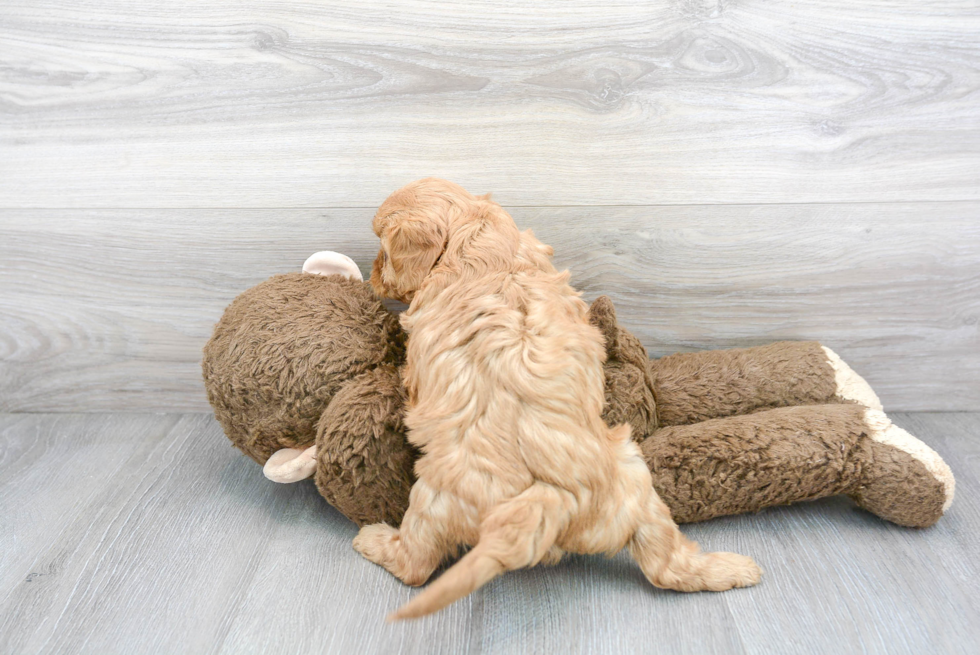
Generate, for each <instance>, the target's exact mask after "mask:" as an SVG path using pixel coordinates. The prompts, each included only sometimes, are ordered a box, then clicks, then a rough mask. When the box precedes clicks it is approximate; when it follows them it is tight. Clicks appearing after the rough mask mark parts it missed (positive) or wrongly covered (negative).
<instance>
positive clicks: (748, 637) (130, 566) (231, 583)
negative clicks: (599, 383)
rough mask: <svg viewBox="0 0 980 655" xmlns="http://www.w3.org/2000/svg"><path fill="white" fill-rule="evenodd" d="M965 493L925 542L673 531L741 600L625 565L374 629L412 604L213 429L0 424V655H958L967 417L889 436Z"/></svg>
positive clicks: (155, 420) (811, 518) (807, 526)
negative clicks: (730, 563) (708, 556)
mask: <svg viewBox="0 0 980 655" xmlns="http://www.w3.org/2000/svg"><path fill="white" fill-rule="evenodd" d="M893 418H894V419H895V421H896V422H897V423H898V424H900V425H901V426H903V427H905V428H906V429H908V430H910V431H911V432H913V433H915V434H917V435H919V436H920V437H922V438H924V439H925V440H927V441H928V442H929V443H931V444H932V445H933V446H935V448H936V449H937V450H938V451H939V452H940V453H941V454H942V455H944V456H945V457H946V459H947V461H948V462H949V464H950V466H951V467H952V469H953V471H954V472H955V474H956V476H957V499H956V502H955V503H954V504H953V506H952V508H951V509H950V511H949V513H948V514H947V516H945V517H944V518H943V519H942V520H941V521H940V523H939V524H938V525H936V526H935V527H933V528H930V529H927V530H909V529H904V528H899V527H896V526H894V525H890V524H888V523H885V522H883V521H880V520H879V519H877V518H875V517H874V516H871V515H869V514H866V513H864V512H863V511H861V510H858V509H856V508H855V507H854V506H853V505H852V504H851V503H850V502H849V501H848V500H846V499H831V500H826V501H819V502H815V503H810V504H804V505H798V506H793V507H787V508H778V509H773V510H768V511H765V512H763V513H761V514H758V515H752V516H742V517H735V518H729V519H720V520H715V521H711V522H708V523H704V524H699V525H692V526H687V527H686V532H687V533H688V534H689V535H691V536H692V537H694V538H696V539H697V540H699V541H700V542H701V543H702V545H703V546H704V547H706V548H710V549H730V550H735V551H739V552H743V553H748V554H751V555H753V556H754V557H756V558H757V560H758V561H759V562H760V563H761V565H762V566H763V568H764V569H765V571H766V576H765V578H764V581H763V583H762V584H761V585H760V586H758V587H756V588H753V589H744V590H736V591H732V592H728V593H723V594H707V593H703V594H679V593H673V592H666V591H661V590H657V589H655V588H653V587H651V586H649V585H648V584H647V583H646V581H645V580H644V578H643V576H642V575H641V573H640V571H639V569H638V568H637V567H636V566H634V565H633V564H632V563H631V562H630V560H629V559H628V557H626V556H625V554H620V555H619V556H617V557H615V558H613V559H612V560H606V559H603V558H599V557H571V558H569V559H568V560H566V561H565V562H563V563H562V564H560V565H559V566H556V567H552V568H536V569H531V570H526V571H520V572H515V573H511V574H508V575H506V576H505V577H503V578H500V579H498V580H496V581H494V582H492V583H491V584H489V585H488V586H486V587H485V588H483V589H482V590H480V591H478V592H477V593H475V594H473V595H472V596H470V597H469V598H466V599H465V600H463V601H461V602H459V603H457V604H456V605H453V606H451V607H450V608H448V609H447V610H445V611H443V612H441V613H439V614H437V615H435V616H433V617H429V618H426V619H423V620H421V621H418V622H413V623H402V624H396V625H387V624H385V623H384V617H385V615H386V613H388V612H389V611H391V610H392V609H394V608H395V607H397V606H398V605H399V604H400V603H402V602H403V601H405V600H406V599H407V598H408V597H409V596H410V595H411V594H412V593H414V592H413V591H411V590H409V589H408V588H407V587H404V586H402V585H401V583H399V582H398V581H396V580H395V579H394V578H393V577H391V576H390V575H389V574H388V573H386V572H385V571H383V570H382V569H380V568H378V567H376V566H374V565H373V564H370V563H368V562H367V561H365V560H363V559H361V558H360V557H359V556H358V555H357V554H356V553H355V552H354V551H353V550H352V549H351V547H350V542H351V539H352V538H353V536H354V533H355V528H354V526H353V524H351V523H349V522H348V521H347V520H346V519H344V518H343V517H342V516H340V514H338V513H337V512H335V511H334V510H332V509H331V508H330V507H328V506H327V505H326V503H325V502H324V501H323V500H322V499H321V498H320V497H319V496H318V495H317V493H316V491H315V489H314V488H313V485H312V484H298V485H292V486H279V485H274V484H273V483H271V482H268V481H267V480H265V479H264V478H263V477H262V474H261V471H260V470H259V467H258V466H256V465H255V464H254V463H252V462H251V461H249V460H246V459H245V458H244V457H243V456H241V455H239V454H238V453H237V451H235V450H233V449H232V448H231V447H230V445H229V444H228V443H227V442H226V440H225V439H224V437H223V435H222V434H221V431H220V428H219V426H218V425H217V424H216V423H215V421H214V419H213V418H211V417H210V416H208V415H206V414H101V415H100V414H61V415H50V414H5V415H0V508H2V510H0V525H2V530H0V552H2V553H3V557H2V560H0V652H3V653H39V652H43V653H167V652H169V653H217V652H222V653H243V652H256V653H258V652H262V653H355V652H385V653H394V652H404V653H433V652H439V653H452V652H462V651H469V652H487V653H508V652H538V653H548V652H567V653H624V652H640V651H643V652H663V653H673V652H685V653H786V652H798V653H799V652H803V653H828V652H833V653H850V652H868V653H938V652H946V653H959V652H964V653H965V652H971V651H972V652H976V650H975V648H976V644H977V643H978V641H980V598H978V596H977V594H976V585H977V581H978V579H980V576H978V573H980V565H978V564H977V559H978V558H980V544H978V540H977V534H978V529H980V502H978V500H977V498H978V492H980V480H978V474H980V439H978V438H977V434H978V432H980V413H972V414H971V413H945V414H929V413H919V414H896V415H894V416H893Z"/></svg>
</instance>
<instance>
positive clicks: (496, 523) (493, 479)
mask: <svg viewBox="0 0 980 655" xmlns="http://www.w3.org/2000/svg"><path fill="white" fill-rule="evenodd" d="M392 198H393V199H394V200H389V201H388V202H386V203H385V205H383V206H382V209H381V210H379V218H377V219H376V221H375V227H376V230H377V231H378V232H379V236H380V237H381V239H382V251H381V253H379V256H378V260H377V261H376V262H375V273H373V274H372V283H374V284H375V286H376V288H378V289H379V291H381V292H383V293H386V294H387V295H393V296H395V297H399V298H400V299H402V300H405V301H410V302H411V306H410V308H409V310H408V312H406V313H405V315H404V316H403V323H404V325H405V327H406V328H407V329H408V331H409V344H408V367H407V371H406V377H405V381H406V384H407V385H408V388H409V392H410V396H412V397H413V398H415V399H416V401H417V402H416V404H415V406H413V408H412V409H411V410H410V411H409V416H408V418H407V424H408V425H409V427H410V428H411V429H410V432H409V439H410V440H411V441H412V442H413V443H415V444H416V445H417V446H419V447H420V448H421V449H422V451H423V456H422V458H421V459H420V460H419V462H418V465H417V471H418V477H419V480H418V482H417V484H416V488H415V489H413V492H412V498H411V502H410V507H409V510H408V512H407V513H406V518H405V521H404V522H403V524H402V527H401V529H400V530H399V531H395V530H394V529H393V528H389V527H388V526H383V525H378V526H367V527H366V528H364V529H362V532H361V534H359V535H358V538H357V539H356V540H355V548H357V549H358V550H359V551H360V552H361V553H362V554H364V555H365V556H366V557H368V558H369V559H371V560H372V561H374V562H376V563H379V564H382V565H384V566H385V567H386V568H388V570H389V571H391V572H392V573H394V574H395V575H398V576H399V577H401V578H402V579H403V580H406V581H410V582H421V581H424V579H425V578H426V577H428V575H430V574H431V572H432V570H434V568H435V566H437V565H438V562H439V561H441V559H443V558H444V557H445V556H446V555H447V554H448V553H449V552H451V551H452V550H453V549H454V547H455V546H457V545H459V544H461V543H468V544H469V545H474V548H473V549H472V550H471V551H470V552H469V553H467V554H466V555H465V556H464V557H463V558H462V559H460V560H459V561H458V562H457V563H456V564H455V565H454V566H453V567H451V568H450V569H449V570H448V571H446V573H445V574H443V575H442V576H441V577H440V578H439V579H438V580H437V581H436V582H434V583H433V584H432V585H431V586H430V587H429V588H428V589H426V590H425V591H424V592H423V593H421V594H419V595H418V596H417V597H415V598H414V599H413V600H412V601H411V602H409V603H408V604H407V605H405V606H404V607H403V608H401V609H400V610H399V611H398V612H396V613H395V614H393V615H392V616H391V617H390V618H393V619H401V618H409V617H416V616H422V615H424V614H427V613H430V612H433V611H436V610H438V609H440V608H442V607H444V606H446V605H448V604H449V603H451V602H453V601H455V600H457V599H458V598H460V597H462V596H464V595H466V594H468V593H471V592H472V591H473V590H475V589H477V588H479V587H480V586H481V585H483V584H485V583H486V582H487V581H489V580H491V579H492V578H494V577H495V576H497V575H499V574H500V573H502V572H503V571H507V570H512V569H516V568H521V567H525V566H533V565H534V564H537V563H539V562H541V561H547V562H554V561H557V559H558V558H560V556H561V553H562V552H563V551H571V552H577V553H600V552H602V553H614V552H617V551H618V550H620V549H622V548H623V547H628V548H629V550H630V552H631V554H632V555H633V557H634V558H635V559H636V560H637V562H638V563H639V564H640V566H641V568H642V569H643V571H644V573H645V575H646V576H647V579H648V580H650V582H651V583H653V584H654V585H656V586H658V587H664V588H669V589H676V590H679V591H697V590H713V591H720V590H724V589H730V588H732V587H735V586H746V585H751V584H755V583H756V582H757V581H758V580H759V576H760V574H761V572H760V571H759V568H758V567H757V566H756V565H755V563H754V562H752V560H751V559H749V558H747V557H743V556H740V555H735V554H731V553H701V552H699V550H698V547H697V545H696V544H695V543H693V542H691V541H688V540H687V539H685V538H684V536H683V535H682V534H681V533H680V531H679V530H678V529H677V526H676V525H675V524H674V522H673V521H672V520H671V518H670V512H669V510H668V509H667V507H666V506H665V505H664V504H663V502H661V501H660V499H659V497H658V496H657V494H656V492H654V490H653V486H652V479H651V476H650V472H649V470H648V469H647V467H646V464H645V462H644V460H643V458H642V456H641V454H640V451H639V448H638V447H637V446H636V444H634V443H633V442H632V441H631V440H630V434H629V427H628V426H619V427H617V428H613V429H610V428H609V427H607V426H606V425H605V424H604V423H603V422H602V420H601V410H602V402H603V393H604V392H603V386H604V385H603V377H602V361H603V358H604V348H603V347H602V337H601V335H600V334H599V332H598V331H597V330H596V329H595V328H593V327H592V326H590V325H589V324H588V322H587V320H586V311H587V308H586V306H585V303H583V302H582V301H581V300H580V299H579V298H578V294H577V293H576V292H575V291H574V290H573V289H572V288H571V287H570V286H569V285H568V283H567V280H568V276H567V273H565V274H559V273H557V272H556V271H555V269H554V268H553V267H552V266H551V264H550V261H549V259H548V257H547V254H548V253H549V251H550V249H549V248H547V247H546V246H544V245H543V244H541V243H540V242H538V241H537V239H535V238H534V237H533V235H531V234H530V233H529V232H526V233H523V234H521V233H519V232H518V231H517V228H516V226H514V224H513V220H512V219H511V218H510V216H509V215H507V213H506V212H504V211H503V209H501V208H500V207H499V205H496V203H492V202H490V201H489V200H487V199H485V198H476V197H474V196H472V195H470V194H468V193H466V192H465V191H464V190H462V189H460V188H459V187H456V186H455V185H452V184H451V183H446V182H443V181H438V180H423V181H421V182H418V183H415V184H414V185H409V186H408V187H406V188H405V189H402V190H400V191H399V192H396V194H393V196H392ZM474 298H492V299H494V301H495V302H499V307H495V309H494V311H487V310H486V307H482V306H481V307H479V308H478V305H479V303H476V304H474V303H473V302H468V299H469V300H472V299H474ZM491 333H492V334H493V335H494V336H495V337H500V338H496V339H495V340H494V341H493V347H492V348H491V347H487V346H486V343H488V340H487V339H488V337H487V335H488V334H491ZM445 366H452V367H455V368H452V371H453V377H452V379H447V378H446V377H445V376H443V377H442V378H440V376H439V375H436V374H435V373H434V372H436V371H439V370H444V369H439V368H433V367H445ZM480 376H482V378H481V379H482V380H483V382H485V384H482V385H474V384H472V383H473V381H474V379H476V378H480ZM489 379H492V384H491V383H490V382H489ZM467 382H469V383H471V384H470V386H466V383H467ZM450 389H452V391H451V390H450ZM461 392H463V393H462V395H461ZM454 394H455V395H454ZM466 394H469V396H468V397H467V396H466ZM474 407H478V408H481V409H479V410H475V409H474ZM502 425H508V426H512V427H513V433H512V434H507V435H503V436H501V434H500V429H499V428H500V426H502ZM495 459H497V460H499V461H494V460H495ZM501 462H506V463H507V465H506V466H502V465H501ZM460 466H470V467H475V468H474V469H473V471H458V470H457V469H458V468H459V467H460ZM474 479H476V480H479V481H480V482H479V483H477V484H475V485H474V484H472V483H471V482H470V481H472V480H474ZM464 480H465V481H467V482H465V483H464V482H463V481H464ZM474 511H475V512H476V518H475V519H474ZM474 520H475V521H476V524H473V523H472V522H473V521H474ZM474 535H475V536H474Z"/></svg>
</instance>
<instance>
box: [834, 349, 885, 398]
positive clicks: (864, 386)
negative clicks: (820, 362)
mask: <svg viewBox="0 0 980 655" xmlns="http://www.w3.org/2000/svg"><path fill="white" fill-rule="evenodd" d="M821 348H823V351H824V354H826V355H827V362H828V363H829V364H830V366H831V368H833V369H834V381H835V382H836V383H837V397H838V398H841V399H843V400H850V401H852V402H856V403H857V404H859V405H864V406H865V407H869V408H871V409H876V410H878V411H879V412H880V411H881V410H882V409H883V408H882V406H881V401H880V400H878V394H876V393H875V392H874V389H872V388H871V385H870V384H868V383H867V382H865V381H864V378H862V377H861V376H860V375H858V374H857V373H855V372H854V370H853V369H851V367H850V366H848V365H847V364H846V363H845V362H844V360H842V359H841V358H840V356H839V355H838V354H837V353H835V352H834V351H833V350H831V349H830V348H828V347H826V346H821Z"/></svg>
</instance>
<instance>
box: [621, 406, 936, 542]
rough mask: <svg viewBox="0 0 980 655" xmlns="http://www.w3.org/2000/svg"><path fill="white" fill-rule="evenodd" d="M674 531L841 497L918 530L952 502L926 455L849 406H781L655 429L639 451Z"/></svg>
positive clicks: (932, 456)
mask: <svg viewBox="0 0 980 655" xmlns="http://www.w3.org/2000/svg"><path fill="white" fill-rule="evenodd" d="M640 448H641V450H642V451H643V454H644V457H645V458H646V461H647V464H648V465H649V467H650V470H651V472H652V474H653V486H654V489H656V490H657V492H658V493H659V494H660V496H661V498H662V499H663V500H664V502H665V503H667V505H668V506H669V507H670V508H671V511H672V513H673V516H674V520H676V521H677V522H678V523H689V522H693V521H703V520H705V519H709V518H713V517H716V516H725V515H729V514H739V513H743V512H754V511H758V510H761V509H763V508H765V507H771V506H774V505H784V504H789V503H795V502H799V501H803V500H813V499H816V498H823V497H826V496H833V495H836V494H848V495H850V496H851V497H852V498H853V499H854V500H855V501H856V502H857V503H858V505H860V506H861V507H863V508H865V509H867V510H868V511H870V512H873V513H874V514H877V515H878V516H881V517H882V518H885V519H887V520H889V521H892V522H894V523H898V524H900V525H906V526H913V527H926V526H929V525H932V524H933V523H935V522H936V521H937V520H939V518H940V517H941V516H942V514H943V512H944V511H945V509H946V508H948V507H949V503H950V502H952V497H953V477H952V474H951V473H950V472H949V468H948V467H947V466H946V464H945V463H944V462H943V461H942V458H940V457H939V455H937V454H936V453H935V452H934V451H932V450H931V449H929V448H928V447H927V446H926V445H925V444H923V443H922V442H921V441H919V440H918V439H915V438H914V437H912V436H911V435H909V434H908V433H906V432H904V431H902V430H900V429H899V428H897V427H896V426H894V425H892V424H891V422H890V421H888V419H887V417H885V416H884V414H882V413H881V412H878V411H876V410H869V409H867V408H865V407H862V406H860V405H856V404H836V405H811V406H803V407H785V408H778V409H772V410H767V411H761V412H757V413H755V414H749V415H745V416H734V417H730V418H721V419H712V420H708V421H704V422H702V423H697V424H694V425H683V426H681V425H679V426H669V427H665V428H661V429H660V430H658V431H657V432H656V433H654V434H653V435H652V436H650V437H648V438H647V439H646V440H644V441H643V442H642V443H641V444H640Z"/></svg>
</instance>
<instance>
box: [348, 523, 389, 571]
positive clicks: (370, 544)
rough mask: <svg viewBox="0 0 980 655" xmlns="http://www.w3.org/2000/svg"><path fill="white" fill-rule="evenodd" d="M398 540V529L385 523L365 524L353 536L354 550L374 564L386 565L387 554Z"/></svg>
mask: <svg viewBox="0 0 980 655" xmlns="http://www.w3.org/2000/svg"><path fill="white" fill-rule="evenodd" d="M397 540H398V530H396V529H395V528H393V527H391V526H390V525H388V524H387V523H375V524H374V525H365V526H364V527H363V528H361V530H360V532H358V533H357V536H356V537H354V544H353V545H354V550H356V551H357V552H359V553H360V554H361V555H363V556H364V557H365V559H368V560H370V561H372V562H374V563H375V564H380V565H381V566H386V564H387V562H388V560H389V554H390V552H391V550H392V547H393V546H394V544H395V542H396V541H397Z"/></svg>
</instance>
